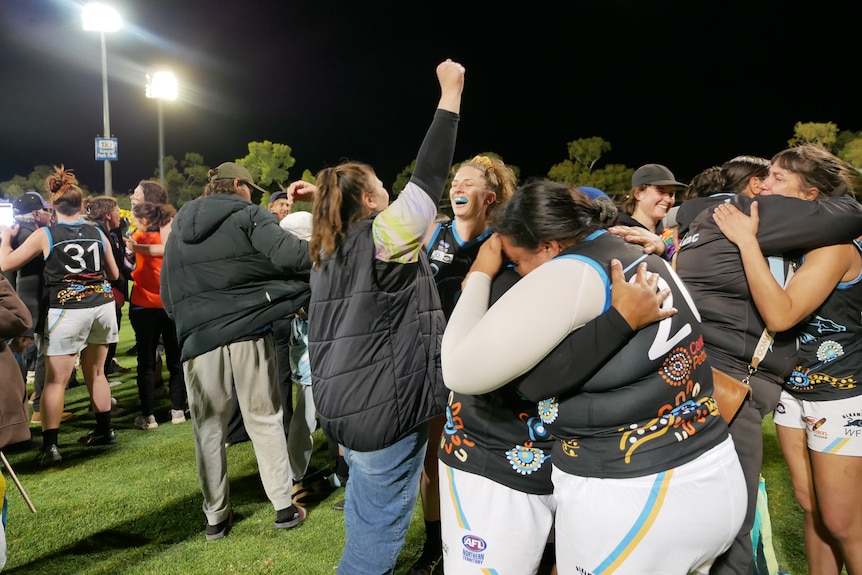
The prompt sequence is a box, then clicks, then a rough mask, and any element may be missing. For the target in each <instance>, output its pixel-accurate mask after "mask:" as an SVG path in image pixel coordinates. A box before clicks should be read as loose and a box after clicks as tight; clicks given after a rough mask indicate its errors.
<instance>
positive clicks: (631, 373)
mask: <svg viewBox="0 0 862 575" xmlns="http://www.w3.org/2000/svg"><path fill="white" fill-rule="evenodd" d="M558 257H559V258H571V259H573V260H580V262H582V263H586V264H588V265H590V266H591V267H592V268H593V269H595V270H596V271H597V272H598V274H599V276H600V277H601V278H602V280H603V282H604V285H603V286H602V285H594V284H595V283H597V282H590V283H589V285H583V286H580V287H579V289H604V290H606V292H607V296H606V297H607V302H608V303H607V306H609V305H610V285H611V281H610V262H611V259H612V258H617V259H619V260H620V261H621V262H622V264H623V270H624V273H625V276H626V278H627V279H629V281H631V280H632V277H633V276H634V275H635V272H636V268H637V265H638V264H639V263H640V262H642V261H646V262H647V265H648V269H649V271H651V272H654V273H657V274H658V275H659V289H662V288H670V290H671V295H670V296H669V297H668V298H667V299H666V300H665V301H664V303H663V304H662V305H663V306H666V307H675V308H676V309H678V310H679V312H678V313H677V314H676V315H674V316H672V317H669V318H667V319H664V320H662V321H660V322H656V323H653V324H652V325H650V326H647V327H645V328H644V329H642V330H640V331H638V332H637V333H636V334H635V335H634V337H633V338H632V339H631V340H629V341H628V343H626V344H625V345H624V346H623V347H622V348H621V349H620V350H619V351H618V352H617V353H616V355H614V356H613V358H612V359H611V360H610V361H609V362H608V363H607V364H605V365H604V366H603V367H601V368H600V369H599V370H598V371H597V372H596V373H595V374H594V375H592V376H591V377H589V378H588V379H586V381H582V383H580V384H578V385H577V386H574V387H571V388H569V390H568V391H567V392H566V393H567V394H566V395H565V396H563V395H562V394H561V396H559V397H551V398H549V399H546V400H543V401H540V402H539V416H540V417H541V419H542V422H543V423H544V424H545V426H546V427H547V430H548V431H549V432H550V433H551V434H552V435H553V436H554V437H555V438H557V439H558V441H556V442H555V444H554V448H553V452H552V458H553V462H554V466H556V467H558V468H560V469H561V470H562V471H565V472H566V473H571V474H573V475H579V476H584V477H611V478H626V477H639V476H644V475H649V474H653V473H658V472H661V471H666V470H668V469H671V468H674V467H677V466H679V465H682V464H684V463H686V462H688V461H691V460H693V459H695V458H697V457H698V456H700V455H701V454H703V453H704V452H706V451H708V450H710V449H712V448H713V447H714V446H716V445H718V444H719V443H721V442H722V441H724V440H725V439H726V438H727V435H728V430H727V425H726V424H725V423H724V420H723V419H722V418H721V416H720V415H719V413H718V409H717V407H716V404H715V400H714V399H713V398H712V371H711V368H710V364H709V362H708V361H707V355H706V350H705V349H704V343H703V336H702V334H701V330H700V316H699V313H698V311H697V308H696V307H695V306H694V303H693V301H692V299H691V296H690V295H689V294H688V291H687V290H686V288H685V286H684V285H683V283H682V281H681V280H680V279H679V277H678V276H677V275H676V273H674V271H673V269H671V267H670V264H669V263H668V262H666V261H665V260H664V259H662V258H660V257H659V256H655V255H646V254H644V253H643V250H642V249H641V248H640V247H637V246H634V245H631V244H627V243H626V242H625V240H623V239H622V238H619V237H616V236H613V235H611V234H608V233H607V232H605V231H599V232H595V233H593V234H592V235H590V236H589V237H588V238H587V239H586V240H585V241H583V242H580V243H578V244H576V245H575V246H572V247H571V248H568V249H566V250H564V251H563V252H562V254H561V255H560V256H558ZM573 297H577V294H573ZM558 349H559V348H558ZM553 353H557V352H556V351H555V352H552V354H553ZM571 370H572V372H571V373H566V372H558V375H557V376H556V377H559V378H560V379H561V381H563V382H565V380H566V379H570V380H575V379H577V370H578V366H577V365H572V366H571ZM535 376H536V375H535V371H534V372H531V373H530V374H528V375H527V376H526V379H525V381H524V382H523V383H522V387H528V386H529V385H530V380H529V378H530V377H535ZM544 377H547V374H545V375H544Z"/></svg>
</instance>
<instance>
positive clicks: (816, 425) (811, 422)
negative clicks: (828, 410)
mask: <svg viewBox="0 0 862 575" xmlns="http://www.w3.org/2000/svg"><path fill="white" fill-rule="evenodd" d="M805 423H807V424H808V427H809V428H810V429H811V432H812V433H814V435H815V436H816V437H819V438H821V439H828V438H829V434H828V433H826V432H825V431H821V430H820V428H821V427H823V426H824V425H825V424H826V418H825V417H821V418H820V419H815V418H813V417H806V418H805Z"/></svg>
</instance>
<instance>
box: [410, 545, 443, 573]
mask: <svg viewBox="0 0 862 575" xmlns="http://www.w3.org/2000/svg"><path fill="white" fill-rule="evenodd" d="M438 573H443V553H442V552H440V553H439V554H435V553H425V551H423V552H422V555H421V556H420V557H419V559H418V560H417V561H416V563H414V564H413V566H412V567H411V568H410V571H408V572H407V575H437V574H438Z"/></svg>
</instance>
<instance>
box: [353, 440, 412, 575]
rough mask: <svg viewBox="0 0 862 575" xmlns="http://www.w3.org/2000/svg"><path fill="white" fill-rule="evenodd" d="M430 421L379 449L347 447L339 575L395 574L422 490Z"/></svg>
mask: <svg viewBox="0 0 862 575" xmlns="http://www.w3.org/2000/svg"><path fill="white" fill-rule="evenodd" d="M427 445H428V425H427V424H422V425H420V426H419V427H418V428H417V429H416V430H415V431H413V432H412V433H410V434H409V435H407V436H405V437H404V438H403V439H401V440H399V441H397V442H396V443H393V444H392V445H390V446H389V447H384V448H383V449H378V450H377V451H368V452H363V451H351V450H349V449H347V448H343V449H344V458H345V459H346V460H347V463H348V465H349V466H350V480H349V481H348V482H347V492H346V499H345V506H344V526H345V530H346V533H347V539H346V541H345V543H344V551H343V552H342V554H341V561H340V562H339V563H338V572H337V573H338V575H365V574H367V575H384V574H390V573H394V571H395V563H396V561H398V554H399V553H400V552H401V548H402V547H403V546H404V538H405V537H406V536H407V528H408V527H409V526H410V519H411V517H412V516H413V509H414V508H415V506H416V497H417V496H418V495H419V475H420V472H421V471H422V463H423V461H424V460H425V448H426V447H427Z"/></svg>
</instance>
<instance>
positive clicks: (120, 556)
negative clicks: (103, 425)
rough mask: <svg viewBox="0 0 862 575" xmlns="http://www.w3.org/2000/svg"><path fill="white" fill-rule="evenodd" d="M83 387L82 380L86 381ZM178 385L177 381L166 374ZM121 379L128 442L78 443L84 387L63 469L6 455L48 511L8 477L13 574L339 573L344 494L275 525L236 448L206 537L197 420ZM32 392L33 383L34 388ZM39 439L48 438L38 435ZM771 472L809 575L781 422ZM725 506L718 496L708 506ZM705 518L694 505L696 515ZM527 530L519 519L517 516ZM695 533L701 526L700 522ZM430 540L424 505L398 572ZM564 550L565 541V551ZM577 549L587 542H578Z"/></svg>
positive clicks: (782, 523)
mask: <svg viewBox="0 0 862 575" xmlns="http://www.w3.org/2000/svg"><path fill="white" fill-rule="evenodd" d="M120 335H121V340H120V344H119V349H118V353H117V360H118V361H119V362H120V364H121V365H124V366H126V367H132V368H134V367H135V363H136V358H135V357H132V356H127V355H126V354H125V352H126V351H127V350H128V349H129V347H131V346H132V344H133V343H134V334H133V332H132V330H131V328H130V327H129V325H128V320H127V318H126V317H124V318H123V320H122V323H121V330H120ZM78 377H79V379H80V372H79V373H78ZM164 377H165V381H167V373H166V372H165V374H164ZM109 379H112V380H119V381H121V382H122V383H121V384H120V385H117V386H115V387H113V388H112V393H113V395H114V397H116V399H117V401H118V405H119V407H121V408H123V409H125V410H126V411H125V413H124V414H122V415H118V416H115V417H114V426H115V428H116V430H117V435H118V439H119V441H118V443H117V445H115V446H109V447H84V446H82V445H80V444H78V443H77V439H78V437H80V436H81V435H84V434H85V433H87V432H88V431H90V430H91V429H92V426H93V424H94V420H93V419H92V418H91V417H89V416H88V415H87V411H88V408H89V398H88V396H87V392H86V389H85V387H84V386H83V385H81V386H78V387H73V388H70V389H69V390H67V392H66V409H67V410H69V411H72V412H73V413H74V416H73V417H72V418H71V419H69V420H67V421H65V422H63V424H62V425H61V427H60V450H61V451H62V453H63V458H64V459H63V462H62V463H61V464H60V465H59V466H57V467H53V468H49V469H41V468H40V467H39V466H38V464H37V463H36V461H35V458H36V455H37V452H36V451H28V452H20V453H13V452H10V451H9V450H7V451H6V452H5V455H6V457H7V459H8V460H9V463H10V464H11V466H12V468H13V469H14V470H15V472H16V474H17V476H18V478H19V480H20V481H21V483H22V484H23V486H24V489H25V490H26V491H27V494H28V496H29V497H30V499H31V500H32V502H33V504H34V506H35V507H36V513H35V514H34V513H31V512H30V511H29V509H28V507H27V504H26V502H25V501H24V499H23V498H22V497H21V495H20V494H19V493H18V491H17V489H16V488H15V485H14V484H13V481H12V480H11V477H10V476H9V474H8V472H7V471H6V470H4V474H5V476H6V479H7V497H8V499H9V515H8V525H7V531H6V537H7V544H8V562H7V565H6V568H5V569H4V573H10V574H30V573H32V574H39V575H70V574H74V575H95V574H112V575H113V574H118V573H122V574H130V575H167V574H187V573H197V574H210V573H219V574H270V573H271V574H276V573H291V574H292V575H324V574H332V573H335V569H336V566H337V565H338V559H339V557H340V555H341V548H342V546H343V543H344V520H343V517H344V516H343V513H342V512H340V511H336V510H333V509H332V508H331V507H332V505H333V504H334V503H335V502H337V501H339V500H340V499H342V498H343V497H344V489H343V488H339V489H336V490H334V491H331V492H328V493H324V495H323V497H324V498H323V499H322V500H321V501H320V502H319V503H317V504H314V505H312V506H310V507H309V516H308V519H307V520H306V521H305V523H303V524H302V525H301V526H299V527H298V528H296V529H292V530H281V529H274V528H273V525H272V524H273V521H274V519H275V510H274V509H273V508H272V506H271V505H270V504H269V502H268V501H267V499H266V496H265V494H264V492H263V488H262V486H261V483H260V478H259V476H258V473H257V462H256V460H255V457H254V451H253V448H252V445H251V443H242V444H239V445H235V446H232V447H230V448H229V449H228V450H227V454H228V467H229V472H230V488H231V502H232V505H233V508H234V512H235V515H236V520H235V523H234V528H233V530H232V531H231V533H230V535H228V536H227V537H225V538H224V539H221V540H218V541H213V542H208V541H206V540H205V538H204V532H203V530H204V525H205V519H204V516H203V513H202V511H201V503H202V499H201V494H200V491H199V488H198V483H197V475H196V471H195V459H194V443H193V439H192V429H191V423H190V422H186V423H184V424H181V425H172V424H171V423H170V416H169V413H170V404H169V402H168V400H167V399H161V400H160V404H159V406H158V408H157V410H156V419H157V420H158V421H159V423H160V425H159V427H158V428H157V429H154V430H150V431H141V430H137V429H135V428H134V427H133V426H132V421H133V420H134V418H135V416H136V415H138V414H139V412H138V411H137V398H138V397H137V387H136V384H135V380H134V372H132V373H130V374H128V375H124V376H119V377H117V376H112V377H110V378H109ZM29 388H30V389H29V391H32V386H29ZM31 429H32V431H33V437H34V439H37V440H39V439H41V429H40V428H39V427H38V426H33V427H31ZM763 429H764V452H765V456H764V469H763V474H764V476H765V477H766V480H767V490H768V493H769V503H770V508H771V510H772V525H773V531H774V540H775V547H776V551H777V554H778V559H779V562H780V563H781V565H782V566H783V567H784V568H785V569H786V570H787V571H789V572H790V573H791V574H792V575H804V574H807V567H806V564H805V553H804V550H803V544H802V517H801V510H800V508H799V505H798V504H797V503H796V500H795V499H794V497H793V491H792V488H791V486H790V480H789V477H788V475H787V471H786V468H785V466H784V461H783V459H782V456H781V451H780V449H779V447H778V443H777V440H776V438H775V431H774V426H773V424H772V420H771V418H768V419H767V420H766V421H765V422H764V427H763ZM330 468H331V462H330V460H329V456H328V453H327V448H326V443H325V440H324V438H323V435H322V433H321V432H320V431H319V430H318V431H317V432H316V433H315V453H314V457H313V460H312V464H311V470H310V471H311V472H315V475H316V476H318V477H322V476H323V475H324V474H325V473H328V472H329V471H330ZM700 503H701V504H702V505H704V506H706V512H705V513H698V515H697V517H699V519H696V518H695V517H694V516H693V521H694V523H696V521H699V520H708V516H709V513H708V507H709V506H710V505H721V502H715V501H711V500H710V499H709V496H708V494H705V497H704V500H703V501H702V502H700ZM693 509H694V508H693ZM512 520H513V521H517V518H513V519H512ZM687 528H696V525H694V524H693V525H692V526H689V527H687ZM423 540H424V527H423V521H422V510H421V505H420V504H419V503H418V502H417V506H416V509H415V512H414V515H413V520H412V523H411V526H410V530H409V532H408V535H407V540H406V543H405V546H404V549H403V551H402V553H401V558H400V560H399V563H398V568H397V571H396V572H397V573H398V574H399V575H403V574H406V572H407V570H408V569H409V567H410V565H411V564H412V563H413V560H414V559H415V558H416V557H417V556H418V553H419V552H420V550H421V545H422V541H423ZM558 543H559V542H558ZM573 544H576V542H573Z"/></svg>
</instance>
